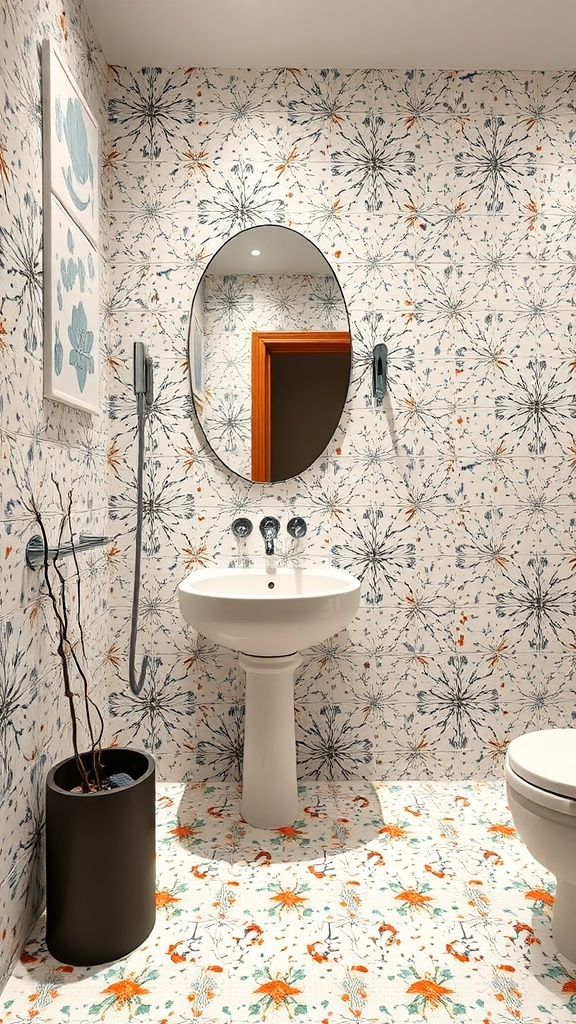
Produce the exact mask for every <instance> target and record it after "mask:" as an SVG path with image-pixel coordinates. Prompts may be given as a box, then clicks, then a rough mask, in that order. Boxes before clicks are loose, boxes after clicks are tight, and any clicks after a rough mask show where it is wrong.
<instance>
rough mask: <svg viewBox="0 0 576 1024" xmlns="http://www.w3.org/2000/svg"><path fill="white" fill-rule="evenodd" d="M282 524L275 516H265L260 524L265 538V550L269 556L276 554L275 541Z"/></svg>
mask: <svg viewBox="0 0 576 1024" xmlns="http://www.w3.org/2000/svg"><path fill="white" fill-rule="evenodd" d="M279 530H280V523H279V522H278V520H277V519H275V518H274V516H264V519H263V520H262V522H261V523H260V533H261V534H262V536H263V538H264V550H265V552H266V554H267V555H273V554H274V541H275V540H276V537H277V536H278V533H279Z"/></svg>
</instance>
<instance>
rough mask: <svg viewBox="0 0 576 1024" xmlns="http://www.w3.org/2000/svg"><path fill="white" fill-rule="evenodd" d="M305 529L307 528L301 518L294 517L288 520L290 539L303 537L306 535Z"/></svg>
mask: <svg viewBox="0 0 576 1024" xmlns="http://www.w3.org/2000/svg"><path fill="white" fill-rule="evenodd" d="M307 529H308V527H307V526H306V523H305V522H304V520H303V519H302V518H301V516H294V518H293V519H291V520H290V522H289V523H288V526H287V530H288V533H289V534H290V536H291V537H295V538H297V537H304V536H305V535H306V531H307Z"/></svg>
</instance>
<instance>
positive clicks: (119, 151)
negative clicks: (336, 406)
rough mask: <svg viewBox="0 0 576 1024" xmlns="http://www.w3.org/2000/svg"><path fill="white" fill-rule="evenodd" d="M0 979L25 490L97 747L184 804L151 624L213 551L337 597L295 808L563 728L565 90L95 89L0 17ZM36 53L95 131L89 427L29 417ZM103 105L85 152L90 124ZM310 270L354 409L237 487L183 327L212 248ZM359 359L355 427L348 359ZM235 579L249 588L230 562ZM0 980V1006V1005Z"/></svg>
mask: <svg viewBox="0 0 576 1024" xmlns="http://www.w3.org/2000/svg"><path fill="white" fill-rule="evenodd" d="M0 21H1V24H2V31H3V35H4V40H5V45H4V46H3V48H2V51H1V56H0V82H1V87H2V109H3V120H2V124H1V125H0V275H1V281H2V287H1V294H0V368H1V373H0V415H1V437H0V439H1V444H2V457H3V458H2V492H1V508H2V536H3V544H2V548H1V552H2V558H1V560H0V565H1V570H0V571H1V573H2V586H1V588H0V647H1V658H0V679H1V687H0V793H1V796H2V806H3V808H4V814H3V820H2V825H1V826H0V893H1V896H0V920H1V921H2V929H3V931H2V933H1V935H0V965H1V966H0V972H1V971H2V970H4V973H5V972H6V971H7V970H9V966H10V963H11V960H12V957H13V955H14V953H15V952H16V950H17V949H18V947H19V945H20V943H21V940H22V938H23V935H24V933H25V931H26V929H27V926H28V922H29V919H30V917H31V916H32V915H33V914H34V913H35V911H36V909H37V907H38V906H39V904H40V903H41V876H40V872H39V870H38V866H39V864H40V856H39V851H40V844H39V840H40V836H41V831H42V813H43V812H42V784H43V776H44V773H45V769H46V767H47V765H48V764H49V763H50V762H51V761H52V760H53V759H54V758H56V757H59V756H61V755H62V753H63V752H64V751H66V750H67V747H66V746H65V745H63V744H62V742H61V731H62V729H61V723H62V722H63V721H64V717H63V712H62V708H61V706H60V704H59V703H58V702H57V698H56V696H55V694H56V691H57V688H58V683H57V679H56V675H57V667H56V664H55V659H54V654H53V645H52V642H51V637H50V626H49V622H50V619H49V617H48V616H47V613H46V609H45V600H44V598H43V595H42V592H41V590H40V589H39V587H38V580H37V579H36V577H35V576H33V575H31V574H30V573H29V572H25V571H24V570H23V554H24V547H25V543H26V540H27V539H28V537H29V536H30V534H31V533H32V532H34V531H33V523H32V522H31V518H30V514H29V512H28V511H27V507H26V505H27V498H28V496H29V495H30V494H31V493H32V494H34V495H36V496H37V497H38V500H39V501H40V503H41V506H42V510H43V511H44V512H45V514H46V516H47V517H48V519H49V521H50V524H54V525H55V524H56V521H57V507H56V501H55V496H54V491H53V487H52V483H51V480H50V475H51V473H54V474H55V475H56V476H57V477H58V479H59V480H60V481H61V483H62V484H63V485H64V486H65V487H71V488H72V489H73V491H74V494H75V500H76V510H77V516H78V519H79V521H80V522H79V528H80V529H82V530H85V531H86V532H91V533H110V534H111V535H113V536H114V538H115V540H114V542H113V543H111V544H110V545H108V547H107V548H106V550H105V551H104V552H101V553H96V554H95V555H94V556H87V557H86V561H85V563H83V565H85V581H86V586H85V615H86V621H87V623H88V626H89V629H88V633H89V639H90V647H91V652H90V653H91V655H92V664H93V666H94V672H93V674H94V678H95V680H96V682H97V684H98V685H97V688H98V686H100V685H101V686H102V688H103V689H105V691H106V692H107V693H108V712H109V721H110V729H109V732H108V736H109V737H110V736H112V737H113V738H115V740H116V741H117V742H134V743H136V744H138V745H139V746H146V747H148V748H149V749H151V750H153V752H154V753H155V755H156V757H157V760H158V765H159V770H160V773H161V774H162V775H163V776H164V777H165V778H167V779H171V780H183V779H184V780H185V779H191V780H194V779H198V778H203V777H211V776H218V777H219V778H222V779H232V778H236V777H237V776H238V772H239V766H240V756H241V745H242V694H243V679H242V675H241V673H240V672H239V670H238V666H237V659H236V657H235V656H234V655H233V654H232V653H230V652H228V651H226V650H223V649H220V648H216V647H215V646H214V645H212V644H210V643H208V642H207V641H206V640H204V639H203V638H202V637H196V636H195V635H194V634H193V632H192V631H191V630H189V629H188V628H187V627H186V626H185V624H184V623H183V622H181V621H180V618H179V615H178V612H177V608H176V603H175V594H174V590H175V584H176V583H177V582H178V580H179V579H180V578H182V577H183V576H184V575H185V574H186V573H187V572H188V571H189V570H190V569H192V568H194V567H195V566H201V565H210V564H219V563H225V562H228V561H230V560H233V559H234V558H235V557H236V555H237V549H236V547H235V542H234V540H233V538H232V535H231V531H230V524H231V522H232V520H233V519H234V518H235V517H236V516H237V515H247V516H248V517H249V518H251V519H252V520H253V521H254V522H255V523H257V522H258V521H259V519H260V517H261V516H262V515H264V514H268V513H275V514H276V515H278V517H279V518H280V520H281V523H282V527H283V530H282V538H281V541H282V542H281V544H280V545H279V550H280V556H279V557H280V559H281V560H283V561H286V560H289V558H290V549H289V547H288V544H287V538H286V535H285V525H286V522H287V520H288V519H289V518H290V517H291V516H292V515H294V514H299V515H303V516H304V517H305V518H306V520H307V521H308V523H309V533H308V535H307V538H306V546H305V555H306V556H307V557H309V558H311V559H312V558H323V559H330V560H332V561H333V562H334V563H335V564H336V565H339V566H343V567H345V568H348V569H350V570H351V571H352V572H353V573H355V574H357V575H358V576H359V577H360V578H361V580H362V604H361V609H360V613H359V615H358V616H357V618H356V620H355V621H354V622H353V623H352V625H351V627H350V629H349V630H348V631H346V632H345V633H344V634H342V635H340V636H337V637H334V638H332V639H331V640H329V641H327V642H326V643H324V644H323V645H321V646H320V647H318V648H317V649H314V650H310V651H306V652H304V663H303V666H302V670H301V672H300V674H299V676H298V679H297V685H296V718H297V737H298V759H299V770H300V772H301V775H302V776H303V777H312V778H319V779H326V778H334V779H338V778H348V777H352V778H364V779H371V778H384V779H386V778H413V777H428V778H439V777H445V776H453V777H455V778H462V777H472V776H476V777H485V776H490V775H494V774H495V775H497V776H500V774H501V765H502V757H503V752H504V749H505V745H506V743H507V741H508V740H509V738H510V737H511V736H513V735H516V734H517V733H519V732H521V731H523V730H525V729H527V728H531V727H534V726H543V725H548V724H558V725H566V724H572V721H573V717H572V716H573V708H574V689H575V682H574V681H575V673H574V668H575V666H574V651H575V650H576V647H575V644H576V637H575V631H574V625H575V620H574V572H575V568H576V544H575V540H574V531H575V520H574V512H573V509H574V491H575V487H574V473H575V466H576V440H575V436H574V412H575V394H574V379H575V371H574V367H575V365H576V346H575V342H574V338H573V334H574V320H573V301H574V300H573V287H572V281H573V276H574V254H573V243H572V235H573V230H574V225H575V224H576V198H575V188H576V181H575V167H576V159H575V157H576V131H575V126H576V112H575V102H576V99H575V98H576V92H575V84H574V75H573V74H572V73H558V74H552V73H539V72H534V73H533V72H530V73H525V74H521V73H519V72H501V73H500V72H493V73H487V72H486V73H484V72H483V73H474V72H469V73H462V72H458V73H452V72H442V71H438V72H432V71H427V72H413V71H409V72H405V71H393V72H388V71H346V72H339V71H300V70H295V69H292V70H276V71H266V72H252V71H212V70H201V69H178V70H158V69H145V70H142V71H136V70H128V69H123V68H111V69H109V80H108V84H107V83H106V68H105V65H104V63H103V59H102V56H101V53H100V50H99V48H98V45H97V43H96V41H95V39H94V37H93V35H92V31H91V28H90V25H89V23H88V21H87V19H86V16H85V13H84V11H83V8H82V6H81V4H80V2H79V0H69V2H68V0H66V3H65V9H64V10H63V9H62V6H61V5H60V4H56V3H55V0H41V2H38V3H35V2H33V0H25V2H22V3H20V4H19V5H18V7H17V8H16V7H15V6H14V5H12V4H8V3H3V4H2V5H1V6H0ZM46 35H48V36H51V37H53V38H54V39H55V41H56V42H57V44H58V46H59V47H60V49H61V50H62V52H63V55H64V57H65V59H66V60H67V62H68V64H69V65H70V67H71V69H72V71H73V73H74V74H75V76H76V77H77V79H78V80H79V81H80V83H81V84H82V87H83V89H84V90H85V92H86V95H87V97H88V99H89V101H90V102H91V105H92V107H93V109H95V110H96V112H97V113H98V114H99V117H100V119H101V122H102V126H103V139H102V143H103V146H102V152H103V156H104V157H105V166H104V169H103V181H104V185H103V196H102V199H103V202H102V218H103V222H102V223H103V227H102V232H101V238H102V246H103V250H104V252H103V254H104V256H106V257H107V258H108V260H109V264H110V272H109V273H108V272H107V269H106V265H105V266H104V274H103V276H104V279H103V282H102V297H103V330H102V349H103V365H104V373H103V381H102V392H101V398H102V406H103V410H104V415H103V416H101V417H99V418H92V417H91V416H89V415H86V414H82V413H80V412H76V411H74V410H71V409H70V408H67V407H65V406H60V405H57V404H55V403H51V402H44V401H43V400H42V371H41V341H40V339H41V323H42V293H41V206H42V190H41V170H40V169H41V121H40V77H39V53H38V44H39V42H40V40H41V39H42V38H43V37H44V36H46ZM107 90H108V93H109V124H108V125H107V126H105V125H104V123H103V119H104V117H105V97H106V92H107ZM267 222H268V223H277V224H286V225H288V226H290V227H293V228H296V229H298V230H300V231H302V232H303V233H304V234H306V235H307V236H308V237H310V238H311V239H312V240H313V241H314V242H315V243H316V244H317V245H318V246H319V248H320V249H321V250H322V252H323V253H324V254H325V255H326V257H327V259H328V260H329V262H330V263H331V265H332V266H333V268H334V270H335V272H336V273H337V275H338V279H339V281H340V283H341V285H342V288H343V291H344V295H345V298H346V301H347V304H348V308H349V312H350V317H351V324H352V336H353V348H354V366H353V382H352V387H351V390H350V394H349V398H348V401H347V404H346V408H345V411H344V415H343V417H342V421H341V424H340V426H339V428H338V431H337V434H336V436H335V437H334V439H333V441H332V443H331V444H330V446H329V448H328V450H327V451H326V452H325V454H324V455H323V457H321V458H320V459H318V461H317V462H316V463H315V464H314V465H313V466H312V467H311V468H310V469H309V470H308V471H307V472H306V473H304V474H302V476H301V477H299V478H297V479H294V480H290V481H288V482H286V483H284V484H276V485H252V484H249V483H247V482H246V481H244V480H241V479H239V478H238V477H235V476H234V475H233V474H230V473H229V472H228V471H227V470H225V469H224V467H223V466H222V465H221V464H220V463H219V462H218V461H217V460H216V459H215V458H214V457H213V455H212V454H211V452H210V451H209V450H206V448H205V447H203V444H202V441H201V439H200V436H199V434H198V432H197V430H196V427H195V425H194V421H193V418H192V415H191V402H190V396H189V388H188V376H187V366H186V336H187V329H188V316H189V310H190V304H191V299H192V295H193V293H194V290H195V287H196V285H197V283H198V281H199V278H200V276H201V273H202V271H203V269H204V267H205V266H206V265H207V263H208V260H209V259H210V257H211V256H212V255H213V254H214V252H215V251H216V250H217V248H218V247H219V245H220V244H221V242H222V241H223V240H224V239H225V238H227V237H229V236H230V235H231V234H233V233H234V232H236V231H238V230H239V229H242V228H246V227H249V226H250V225H252V224H260V223H267ZM134 340H143V341H145V342H146V344H147V345H148V346H149V348H150V350H151V352H152V354H153V356H154V360H155V370H156V388H157V391H156V400H155V404H154V410H153V415H152V417H151V420H150V423H149V428H148V458H147V465H146V480H145V558H144V572H143V588H142V602H141V630H140V646H139V653H140V654H143V653H147V654H148V655H149V656H150V673H149V678H148V682H147V685H146V687H145V689H144V691H143V692H142V694H141V695H140V696H139V697H132V696H131V695H130V694H129V692H128V690H127V683H126V675H127V672H126V652H127V645H128V631H127V627H128V620H129V614H130V611H129V609H130V600H131V589H132V559H133V528H134V508H135V478H134V463H135V408H134V401H133V397H132V394H131V375H132V366H131V357H132V343H133V341H134ZM381 340H385V341H386V342H387V344H388V347H389V352H390V364H389V371H390V372H389V394H388V398H387V401H386V403H385V405H384V406H383V407H381V408H378V409H376V410H374V409H373V408H372V404H371V398H370V388H369V384H370V363H369V358H370V352H371V349H372V346H373V344H374V343H375V342H376V341H381ZM249 554H250V556H251V557H252V558H254V559H258V558H261V557H262V555H263V552H262V550H261V542H260V537H259V534H258V531H257V530H255V531H254V533H253V535H252V537H251V538H250V541H249ZM2 978H3V975H2V974H1V973H0V985H1V983H2Z"/></svg>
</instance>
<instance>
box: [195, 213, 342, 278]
mask: <svg viewBox="0 0 576 1024" xmlns="http://www.w3.org/2000/svg"><path fill="white" fill-rule="evenodd" d="M253 249H259V250H260V255H259V256H252V255H251V253H252V250H253ZM207 269H208V272H209V273H210V274H330V273H331V270H330V266H329V265H328V263H327V262H326V260H325V258H324V256H323V255H322V253H321V252H320V250H319V249H317V248H316V246H315V245H313V244H312V242H309V241H308V239H307V238H304V236H303V235H300V234H298V232H297V231H292V229H291V228H285V227H280V226H276V225H271V224H265V225H264V226H263V227H255V228H247V230H246V231H240V232H239V233H238V234H237V235H234V237H233V238H230V239H228V241H227V242H226V244H225V245H223V246H222V248H221V249H220V250H219V251H218V252H217V254H216V255H215V256H214V258H213V259H212V260H211V262H210V264H209V267H208V268H207Z"/></svg>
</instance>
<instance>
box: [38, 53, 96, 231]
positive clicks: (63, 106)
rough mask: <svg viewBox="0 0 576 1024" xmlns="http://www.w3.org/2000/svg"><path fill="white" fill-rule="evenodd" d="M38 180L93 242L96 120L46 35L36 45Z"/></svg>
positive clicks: (94, 227)
mask: <svg viewBox="0 0 576 1024" xmlns="http://www.w3.org/2000/svg"><path fill="white" fill-rule="evenodd" d="M42 111H43V124H44V130H43V135H44V180H45V190H46V191H50V192H52V193H53V195H55V196H56V198H57V199H59V200H60V203H61V204H62V206H63V207H64V209H65V210H66V211H67V212H68V213H69V214H70V216H71V217H72V219H73V220H75V221H76V223H77V224H78V227H79V228H81V229H82V231H83V232H84V234H86V235H88V238H89V239H90V240H91V242H92V244H93V245H95V246H98V218H99V203H98V189H99V187H100V175H99V173H98V134H99V132H98V122H97V121H96V118H95V117H94V115H93V114H92V112H91V110H90V108H89V107H88V104H87V103H86V100H85V99H84V97H83V95H82V93H81V92H80V90H79V88H78V86H77V85H76V82H75V81H74V79H73V78H72V75H71V74H70V71H69V70H68V68H67V67H66V66H65V65H64V63H63V62H62V60H61V58H60V56H59V55H58V53H57V52H56V49H55V48H54V44H53V43H52V41H51V40H49V39H45V40H44V42H43V45H42Z"/></svg>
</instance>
